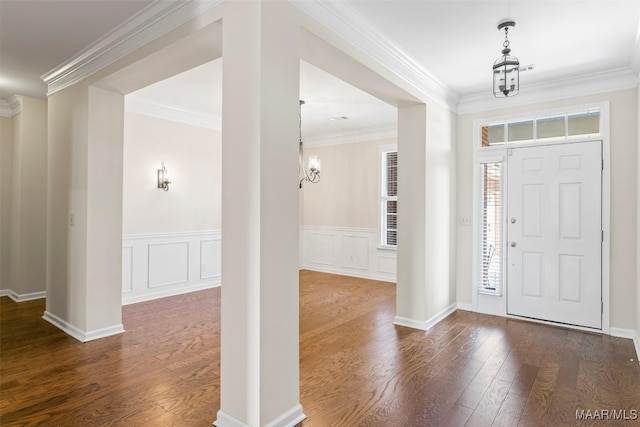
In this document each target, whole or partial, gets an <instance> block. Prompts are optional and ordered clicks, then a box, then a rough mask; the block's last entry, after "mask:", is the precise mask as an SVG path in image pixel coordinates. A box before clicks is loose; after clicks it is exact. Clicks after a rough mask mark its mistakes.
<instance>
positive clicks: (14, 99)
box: [0, 95, 22, 117]
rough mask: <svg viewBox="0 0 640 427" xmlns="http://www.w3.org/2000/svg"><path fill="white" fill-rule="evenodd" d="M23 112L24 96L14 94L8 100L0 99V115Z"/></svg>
mask: <svg viewBox="0 0 640 427" xmlns="http://www.w3.org/2000/svg"><path fill="white" fill-rule="evenodd" d="M20 113H22V96H21V95H13V96H11V98H9V100H8V101H3V100H0V117H13V116H15V115H17V114H20Z"/></svg>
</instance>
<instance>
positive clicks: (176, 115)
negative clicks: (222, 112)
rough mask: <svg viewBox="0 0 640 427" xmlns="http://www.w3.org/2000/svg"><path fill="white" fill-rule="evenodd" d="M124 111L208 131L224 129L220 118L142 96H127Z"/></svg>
mask: <svg viewBox="0 0 640 427" xmlns="http://www.w3.org/2000/svg"><path fill="white" fill-rule="evenodd" d="M124 110H125V111H126V112H127V113H135V114H141V115H143V116H149V117H155V118H157V119H162V120H170V121H173V122H178V123H184V124H187V125H192V126H200V127H203V128H207V129H217V130H220V129H222V118H221V117H219V116H215V115H213V114H204V113H200V112H197V111H192V110H187V109H186V108H183V107H178V106H176V105H168V104H164V103H159V102H157V101H152V100H150V99H146V98H142V97H140V96H134V95H129V96H127V97H126V98H125V104H124Z"/></svg>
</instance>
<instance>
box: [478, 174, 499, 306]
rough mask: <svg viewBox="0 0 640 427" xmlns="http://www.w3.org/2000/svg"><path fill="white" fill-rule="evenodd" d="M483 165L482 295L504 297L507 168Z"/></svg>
mask: <svg viewBox="0 0 640 427" xmlns="http://www.w3.org/2000/svg"><path fill="white" fill-rule="evenodd" d="M480 166H481V175H482V177H481V182H482V191H481V200H480V205H481V209H480V215H481V218H480V220H481V222H480V224H481V226H480V257H479V259H478V260H477V261H478V262H479V266H478V270H477V271H478V272H479V274H478V292H480V293H486V294H492V295H502V284H503V268H502V260H503V258H502V247H503V241H502V240H503V231H502V228H503V227H502V215H503V203H502V201H503V185H502V183H503V174H502V171H503V167H502V163H483V164H481V165H480Z"/></svg>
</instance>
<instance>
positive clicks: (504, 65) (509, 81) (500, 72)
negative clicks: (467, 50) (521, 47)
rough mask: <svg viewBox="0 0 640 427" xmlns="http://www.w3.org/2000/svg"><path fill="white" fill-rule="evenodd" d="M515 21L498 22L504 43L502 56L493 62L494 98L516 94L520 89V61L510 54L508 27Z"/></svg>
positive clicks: (513, 24) (513, 25) (514, 23)
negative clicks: (502, 31)
mask: <svg viewBox="0 0 640 427" xmlns="http://www.w3.org/2000/svg"><path fill="white" fill-rule="evenodd" d="M515 26H516V22H515V21H513V20H511V19H505V20H502V21H500V23H499V24H498V30H502V29H503V28H504V43H502V46H503V47H504V49H502V56H501V57H500V58H498V59H497V60H496V62H494V63H493V95H494V96H495V97H496V98H506V97H508V96H513V95H517V94H518V92H519V91H520V62H519V61H518V58H516V57H515V56H513V55H510V53H511V49H509V27H515Z"/></svg>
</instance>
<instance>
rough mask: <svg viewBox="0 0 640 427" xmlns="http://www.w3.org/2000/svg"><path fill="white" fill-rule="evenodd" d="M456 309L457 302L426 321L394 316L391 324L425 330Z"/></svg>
mask: <svg viewBox="0 0 640 427" xmlns="http://www.w3.org/2000/svg"><path fill="white" fill-rule="evenodd" d="M456 310H457V304H455V303H454V304H451V305H450V306H449V307H447V308H445V309H444V310H442V311H441V312H440V313H438V314H436V315H435V316H433V317H431V318H430V319H428V320H426V321H421V320H415V319H409V318H407V317H400V316H396V318H395V319H394V320H393V324H394V325H398V326H406V327H408V328H413V329H420V330H423V331H427V330H429V329H431V328H432V327H434V326H435V325H436V324H438V323H439V322H440V321H442V320H443V319H444V318H446V317H447V316H449V315H450V314H451V313H453V312H454V311H456Z"/></svg>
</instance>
